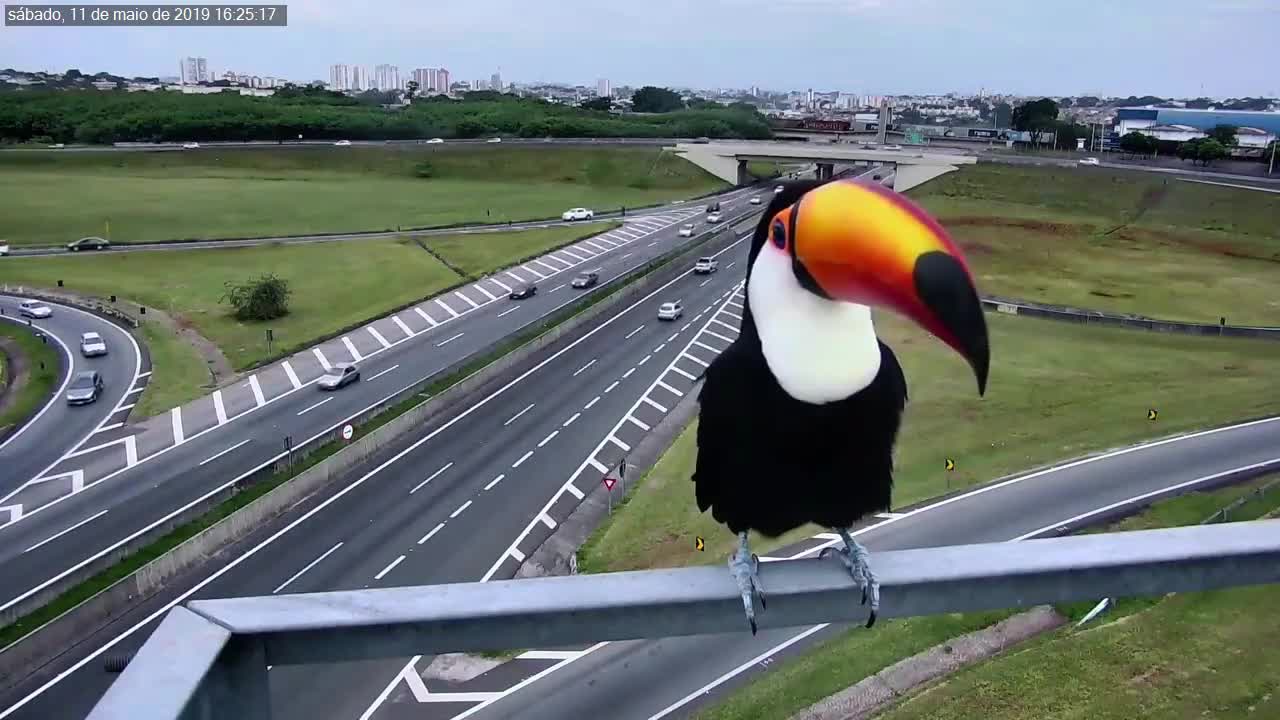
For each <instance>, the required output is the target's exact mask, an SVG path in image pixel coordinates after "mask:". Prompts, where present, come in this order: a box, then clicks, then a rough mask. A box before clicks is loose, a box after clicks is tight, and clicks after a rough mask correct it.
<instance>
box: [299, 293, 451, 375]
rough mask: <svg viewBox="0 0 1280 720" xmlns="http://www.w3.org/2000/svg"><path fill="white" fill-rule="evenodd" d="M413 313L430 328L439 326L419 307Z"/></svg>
mask: <svg viewBox="0 0 1280 720" xmlns="http://www.w3.org/2000/svg"><path fill="white" fill-rule="evenodd" d="M413 311H414V312H416V313H418V317H420V318H422V319H423V320H426V321H427V322H428V323H430V325H431V327H435V326H437V325H439V324H440V323H438V322H436V319H435V318H433V317H431V316H430V315H428V314H427V311H426V310H423V309H422V308H420V307H416V308H414V309H413ZM325 369H326V370H327V369H328V368H325Z"/></svg>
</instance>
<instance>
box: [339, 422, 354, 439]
mask: <svg viewBox="0 0 1280 720" xmlns="http://www.w3.org/2000/svg"><path fill="white" fill-rule="evenodd" d="M355 434H356V429H355V428H353V427H351V425H350V423H348V424H346V425H343V426H342V439H343V440H346V441H348V442H350V440H351V438H352V437H353V436H354V435H355Z"/></svg>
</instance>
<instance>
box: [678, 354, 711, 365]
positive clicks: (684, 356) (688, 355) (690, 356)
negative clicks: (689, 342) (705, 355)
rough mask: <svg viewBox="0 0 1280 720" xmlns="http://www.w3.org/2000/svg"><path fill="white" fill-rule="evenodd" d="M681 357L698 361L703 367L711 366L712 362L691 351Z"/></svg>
mask: <svg viewBox="0 0 1280 720" xmlns="http://www.w3.org/2000/svg"><path fill="white" fill-rule="evenodd" d="M681 357H683V358H687V359H689V360H692V361H694V362H696V363H698V364H699V365H701V366H702V367H711V363H708V362H705V361H703V360H702V358H700V357H698V356H697V355H693V354H691V353H685V354H684V355H681Z"/></svg>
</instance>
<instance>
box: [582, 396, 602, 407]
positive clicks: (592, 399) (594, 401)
mask: <svg viewBox="0 0 1280 720" xmlns="http://www.w3.org/2000/svg"><path fill="white" fill-rule="evenodd" d="M598 402H600V396H599V395H597V396H595V397H593V398H591V402H589V403H587V404H586V405H583V406H582V409H583V410H590V409H591V406H592V405H595V404H596V403H598Z"/></svg>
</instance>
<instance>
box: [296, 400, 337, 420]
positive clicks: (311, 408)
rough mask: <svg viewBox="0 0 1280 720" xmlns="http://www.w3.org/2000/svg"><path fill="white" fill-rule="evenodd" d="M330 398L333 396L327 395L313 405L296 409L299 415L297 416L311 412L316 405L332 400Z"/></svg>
mask: <svg viewBox="0 0 1280 720" xmlns="http://www.w3.org/2000/svg"><path fill="white" fill-rule="evenodd" d="M332 399H333V397H332V396H331V397H327V398H325V399H323V400H321V401H320V402H318V403H316V404H315V405H311V406H309V407H305V408H303V409H301V410H299V411H298V415H299V416H302V415H306V414H307V413H309V412H311V411H312V410H315V409H316V408H318V407H320V406H321V405H323V404H325V403H327V402H329V401H330V400H332Z"/></svg>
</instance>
